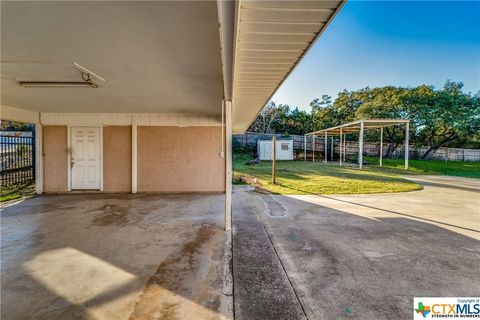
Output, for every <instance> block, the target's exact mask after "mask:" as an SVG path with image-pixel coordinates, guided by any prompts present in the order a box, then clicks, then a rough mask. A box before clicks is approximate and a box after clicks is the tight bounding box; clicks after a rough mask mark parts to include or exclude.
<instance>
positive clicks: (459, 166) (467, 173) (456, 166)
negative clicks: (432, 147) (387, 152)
mask: <svg viewBox="0 0 480 320" xmlns="http://www.w3.org/2000/svg"><path fill="white" fill-rule="evenodd" d="M365 160H366V161H367V162H368V163H369V164H372V165H375V166H378V158H370V157H367V158H365ZM383 167H384V168H388V169H392V171H396V172H399V173H402V172H403V173H406V172H405V170H404V169H403V168H404V162H403V159H383ZM408 173H410V174H440V175H446V176H458V177H470V178H480V162H463V161H444V160H443V161H442V160H410V161H409V168H408Z"/></svg>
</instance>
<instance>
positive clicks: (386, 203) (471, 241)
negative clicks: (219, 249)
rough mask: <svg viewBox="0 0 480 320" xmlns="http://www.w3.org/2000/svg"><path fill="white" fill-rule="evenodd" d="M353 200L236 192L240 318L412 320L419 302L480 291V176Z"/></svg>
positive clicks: (433, 180) (430, 181) (429, 180)
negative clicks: (422, 188)
mask: <svg viewBox="0 0 480 320" xmlns="http://www.w3.org/2000/svg"><path fill="white" fill-rule="evenodd" d="M412 178H413V179H415V180H416V181H418V182H419V183H421V184H422V185H423V186H424V190H421V191H415V192H408V193H397V194H374V195H351V196H315V195H305V196H281V195H268V194H262V193H258V192H256V191H254V190H253V189H252V188H251V187H249V186H237V187H236V188H235V192H234V197H233V199H234V202H233V205H234V211H233V212H234V230H233V276H234V297H235V299H234V303H235V318H236V319H241V320H247V319H248V320H252V319H259V320H260V319H306V318H308V319H411V318H412V313H413V298H414V297H428V296H433V297H435V296H443V297H455V296H460V297H465V296H479V295H480V268H479V267H478V266H479V265H480V242H479V239H480V197H479V193H480V180H478V179H467V178H454V177H441V176H414V177H412Z"/></svg>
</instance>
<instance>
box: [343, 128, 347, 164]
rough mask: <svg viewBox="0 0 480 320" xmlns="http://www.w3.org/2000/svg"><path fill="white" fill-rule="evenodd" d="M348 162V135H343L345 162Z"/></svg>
mask: <svg viewBox="0 0 480 320" xmlns="http://www.w3.org/2000/svg"><path fill="white" fill-rule="evenodd" d="M346 160H347V134H346V133H345V134H344V135H343V162H345V161H346Z"/></svg>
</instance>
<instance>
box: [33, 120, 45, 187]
mask: <svg viewBox="0 0 480 320" xmlns="http://www.w3.org/2000/svg"><path fill="white" fill-rule="evenodd" d="M42 142H43V131H42V125H41V124H40V123H36V124H35V141H34V143H35V163H34V165H35V191H36V193H37V194H42V193H43V145H42Z"/></svg>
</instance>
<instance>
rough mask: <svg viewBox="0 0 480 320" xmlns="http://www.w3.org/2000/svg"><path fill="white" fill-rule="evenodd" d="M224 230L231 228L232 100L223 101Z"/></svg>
mask: <svg viewBox="0 0 480 320" xmlns="http://www.w3.org/2000/svg"><path fill="white" fill-rule="evenodd" d="M224 103H225V136H226V139H225V231H230V230H232V101H230V100H226V101H225V102H224Z"/></svg>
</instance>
